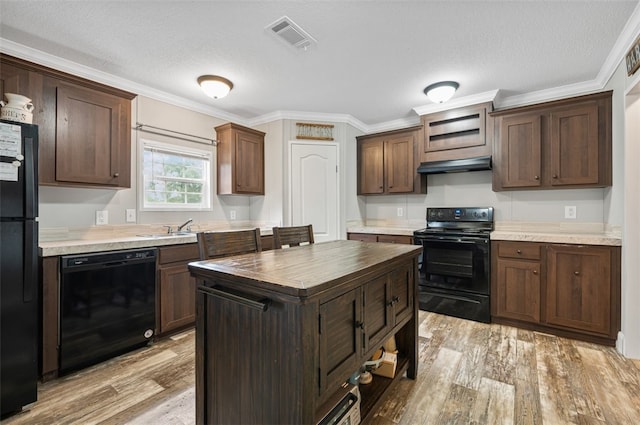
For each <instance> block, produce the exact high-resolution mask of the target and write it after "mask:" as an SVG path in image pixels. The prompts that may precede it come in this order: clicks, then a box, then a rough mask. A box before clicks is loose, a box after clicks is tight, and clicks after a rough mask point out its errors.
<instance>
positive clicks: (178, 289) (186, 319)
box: [159, 263, 196, 334]
mask: <svg viewBox="0 0 640 425" xmlns="http://www.w3.org/2000/svg"><path fill="white" fill-rule="evenodd" d="M159 271H160V329H159V332H160V333H161V334H163V333H166V332H169V331H172V330H174V329H178V328H181V327H184V326H188V325H191V324H194V323H195V321H196V281H195V279H194V278H193V277H191V274H190V273H189V269H188V267H187V264H186V263H185V264H179V265H175V266H163V267H161V268H160V270H159Z"/></svg>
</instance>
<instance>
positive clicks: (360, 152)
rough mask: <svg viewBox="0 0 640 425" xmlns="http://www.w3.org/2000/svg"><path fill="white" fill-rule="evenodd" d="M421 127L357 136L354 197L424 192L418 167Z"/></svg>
mask: <svg viewBox="0 0 640 425" xmlns="http://www.w3.org/2000/svg"><path fill="white" fill-rule="evenodd" d="M420 134H421V127H412V128H407V129H402V130H395V131H388V132H384V133H377V134H371V135H366V136H359V137H357V138H356V139H357V145H358V146H357V156H358V162H357V164H358V195H385V194H399V193H426V192H427V185H426V176H421V175H420V174H418V173H417V172H416V170H417V168H418V165H419V154H418V140H419V137H420Z"/></svg>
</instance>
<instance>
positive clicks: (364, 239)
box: [347, 233, 378, 242]
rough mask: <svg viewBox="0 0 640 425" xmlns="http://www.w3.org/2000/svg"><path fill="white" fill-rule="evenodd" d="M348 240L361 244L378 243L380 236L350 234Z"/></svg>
mask: <svg viewBox="0 0 640 425" xmlns="http://www.w3.org/2000/svg"><path fill="white" fill-rule="evenodd" d="M347 239H349V240H350V241H360V242H378V235H376V234H374V233H349V235H348V236H347Z"/></svg>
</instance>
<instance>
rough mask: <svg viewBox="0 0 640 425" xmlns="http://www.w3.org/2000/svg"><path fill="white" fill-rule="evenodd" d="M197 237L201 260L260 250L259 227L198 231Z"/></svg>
mask: <svg viewBox="0 0 640 425" xmlns="http://www.w3.org/2000/svg"><path fill="white" fill-rule="evenodd" d="M197 237H198V250H199V251H200V259H201V260H209V259H211V258H220V257H229V256H231V255H239V254H247V253H250V252H260V251H262V243H261V240H260V229H253V230H235V231H231V232H199V233H198V234H197Z"/></svg>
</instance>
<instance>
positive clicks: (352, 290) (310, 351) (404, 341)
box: [190, 241, 420, 424]
mask: <svg viewBox="0 0 640 425" xmlns="http://www.w3.org/2000/svg"><path fill="white" fill-rule="evenodd" d="M381 245H382V246H381ZM397 248H399V249H397ZM284 251H290V252H287V253H285V252H284ZM419 251H420V249H419V247H418V249H417V250H416V248H415V247H412V246H404V247H401V246H397V245H392V244H388V245H387V244H377V243H365V242H358V241H335V242H331V243H323V244H316V245H315V246H310V247H298V248H293V249H290V250H280V251H274V252H268V253H261V254H248V255H244V256H238V257H233V260H231V259H229V260H215V261H214V262H200V263H197V264H194V263H192V264H191V265H190V269H191V271H192V274H193V275H194V276H195V277H196V279H197V280H198V284H199V287H200V290H198V292H197V314H196V316H197V325H196V422H197V423H201V424H205V423H207V424H216V423H243V424H245V423H246V424H258V423H297V424H317V423H319V422H320V420H321V419H322V417H320V416H319V415H321V413H319V410H318V409H319V407H320V406H322V405H323V404H324V403H326V402H327V401H328V400H330V399H331V396H332V395H333V394H335V392H336V391H337V390H338V389H339V388H340V385H341V384H342V383H343V382H344V381H346V380H347V379H348V378H349V376H351V375H352V374H353V373H354V372H356V371H357V370H358V369H359V368H360V367H361V366H362V364H363V363H364V362H365V361H366V360H368V358H369V357H370V356H371V354H372V353H373V351H375V350H376V349H377V348H379V347H380V346H382V344H383V343H384V341H386V340H387V339H388V338H389V337H390V336H392V335H395V337H396V343H397V347H398V350H399V353H400V354H401V355H400V356H399V359H398V360H399V361H398V365H397V368H396V375H395V377H394V378H393V379H389V378H384V377H381V376H375V378H374V382H373V383H372V384H369V386H366V385H361V391H362V402H361V412H362V417H363V418H366V417H367V416H368V415H370V414H371V413H372V412H374V410H375V408H376V406H378V405H379V403H380V402H381V400H383V399H384V395H385V393H386V391H388V389H389V388H392V386H393V385H394V384H395V383H396V382H397V381H399V380H400V379H402V375H403V374H405V373H406V376H407V377H408V378H411V379H414V378H415V376H416V373H417V307H416V302H415V300H416V282H415V279H416V270H417V256H418V254H419ZM231 268H233V269H234V272H231ZM265 271H268V272H265ZM320 274H321V277H320ZM293 276H295V278H294V277H293ZM311 276H314V277H313V278H311ZM289 278H291V279H292V280H290V281H289V280H288V279H289ZM287 282H289V284H287ZM301 282H302V284H301ZM211 288H214V291H211V290H210V289H211Z"/></svg>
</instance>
